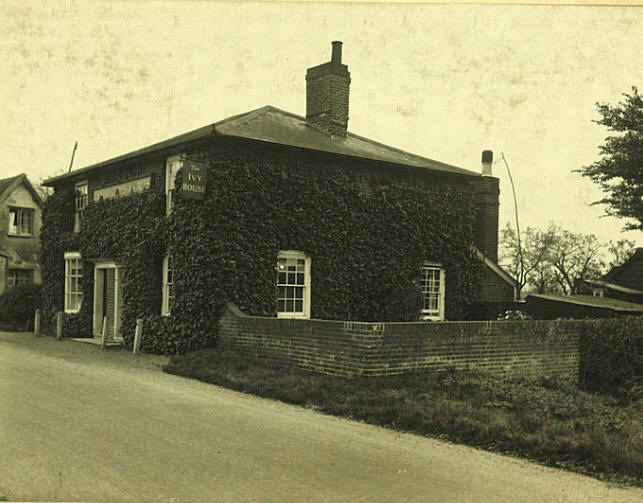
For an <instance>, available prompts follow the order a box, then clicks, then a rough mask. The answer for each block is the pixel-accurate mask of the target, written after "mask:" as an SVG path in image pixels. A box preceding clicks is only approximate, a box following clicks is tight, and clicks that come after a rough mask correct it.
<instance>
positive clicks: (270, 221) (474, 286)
mask: <svg viewBox="0 0 643 503" xmlns="http://www.w3.org/2000/svg"><path fill="white" fill-rule="evenodd" d="M184 152H185V153H186V154H187V155H189V156H191V157H194V158H200V159H202V160H205V161H207V163H208V165H209V170H208V180H207V191H206V198H205V200H203V201H198V200H191V199H183V198H181V196H180V194H179V195H177V196H175V207H174V211H173V213H172V215H171V217H170V218H166V217H165V214H164V208H165V207H164V204H165V197H164V194H163V186H164V182H163V180H158V179H155V180H153V181H154V183H153V184H152V188H151V190H150V191H147V192H144V193H141V194H134V195H130V196H127V197H123V198H120V199H116V200H108V201H104V202H99V203H90V205H89V206H88V208H87V210H86V217H85V220H84V223H83V230H82V232H80V233H79V234H77V235H75V234H73V233H72V232H71V227H72V223H73V210H74V208H73V193H72V188H71V184H70V186H69V187H67V188H65V187H64V186H61V187H56V192H55V194H54V196H53V197H52V198H51V199H50V200H49V201H48V203H47V206H46V208H45V211H44V222H43V234H42V241H43V316H44V317H45V318H46V319H49V320H53V316H54V315H55V312H56V311H57V310H61V309H62V305H63V283H64V261H63V253H64V252H65V251H71V250H77V251H80V252H81V253H82V256H83V259H84V272H83V291H84V295H85V297H84V301H83V305H82V308H81V311H80V313H79V314H78V315H71V316H66V324H65V328H66V331H67V332H68V334H69V335H72V333H73V335H79V334H80V332H83V334H84V335H89V334H91V314H92V302H91V299H92V294H93V285H92V282H93V266H92V264H91V262H88V261H87V259H88V258H99V257H100V258H109V259H113V260H116V261H118V262H120V263H122V264H123V265H124V266H125V267H126V270H125V274H124V279H123V284H122V288H123V304H124V320H123V326H122V327H123V335H124V338H125V341H126V342H127V343H129V342H131V338H132V335H133V332H134V323H135V320H136V318H137V317H142V318H143V319H144V334H145V335H144V338H143V350H145V351H150V352H160V353H174V352H184V351H187V350H192V349H196V348H198V347H201V346H204V345H208V344H212V343H214V342H215V340H216V333H217V320H218V317H219V316H220V313H221V312H222V309H223V305H224V303H225V302H228V301H230V302H233V303H235V304H236V305H238V306H239V307H240V308H241V309H242V310H243V311H244V312H246V313H247V314H249V315H258V316H275V296H276V287H275V279H276V278H275V275H276V272H275V266H276V258H277V253H278V251H279V250H300V251H303V252H305V253H306V254H307V255H308V256H310V257H311V278H312V281H311V299H312V302H311V316H312V317H313V318H323V319H340V320H361V321H365V320H366V321H408V320H415V319H417V317H418V313H419V310H420V305H421V296H420V293H419V285H418V281H419V272H420V265H421V264H422V262H424V261H434V262H440V263H442V264H443V266H444V268H445V269H446V285H447V286H446V317H447V318H448V319H462V318H464V316H465V314H466V310H467V307H468V306H469V305H470V304H471V303H472V302H473V301H475V300H476V298H477V295H478V291H479V277H480V271H481V265H480V262H479V261H478V260H477V258H476V257H475V256H474V254H473V253H472V252H471V250H470V245H471V244H472V243H473V223H474V211H475V207H474V204H475V198H474V196H473V191H472V187H470V185H469V182H468V181H467V179H466V178H465V177H455V176H447V175H442V176H440V175H435V174H432V173H427V174H424V173H419V174H418V170H413V169H410V168H409V169H406V168H399V167H396V168H392V167H390V166H385V165H382V164H379V163H374V162H368V161H363V160H358V159H355V160H348V159H346V158H342V157H340V156H334V155H329V154H323V153H314V152H310V151H304V150H297V149H293V148H286V147H281V146H276V145H270V144H259V143H257V142H249V141H241V140H238V141H237V140H230V139H217V140H211V141H210V143H208V144H203V143H202V144H197V145H194V144H193V145H192V146H190V147H189V148H186V149H185V150H184ZM172 153H175V152H172ZM167 155H170V153H168V154H167ZM104 169H105V168H104ZM89 180H90V190H91V183H92V182H91V178H90V179H89ZM180 183H181V174H180V173H179V176H178V177H177V186H180ZM365 188H366V190H365ZM166 250H171V253H172V257H173V264H174V295H175V297H174V303H173V306H172V314H171V316H169V317H161V316H160V305H161V263H162V257H163V254H164V252H165V251H166ZM67 329H68V330H67Z"/></svg>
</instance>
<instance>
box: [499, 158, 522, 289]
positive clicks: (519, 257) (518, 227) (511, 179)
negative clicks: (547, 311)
mask: <svg viewBox="0 0 643 503" xmlns="http://www.w3.org/2000/svg"><path fill="white" fill-rule="evenodd" d="M500 155H501V156H502V160H503V162H504V163H505V167H506V168H507V174H508V175H509V181H510V182H511V191H512V192H513V196H514V213H515V215H516V235H517V237H518V262H519V264H520V275H521V279H522V275H523V273H524V271H525V261H524V258H523V256H522V245H521V243H520V224H519V223H518V201H517V200H516V187H515V186H514V180H513V178H512V177H511V171H510V170H509V164H507V159H506V158H505V153H504V152H500ZM519 300H520V299H519Z"/></svg>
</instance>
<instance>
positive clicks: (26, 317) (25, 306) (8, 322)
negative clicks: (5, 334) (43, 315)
mask: <svg viewBox="0 0 643 503" xmlns="http://www.w3.org/2000/svg"><path fill="white" fill-rule="evenodd" d="M39 307H40V285H35V284H28V285H18V286H14V287H13V288H9V289H7V290H5V291H4V292H3V293H2V295H0V326H1V327H2V328H5V329H18V328H20V329H24V328H26V327H27V325H30V326H33V318H34V312H35V310H36V309H37V308H39Z"/></svg>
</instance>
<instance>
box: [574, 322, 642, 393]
mask: <svg viewBox="0 0 643 503" xmlns="http://www.w3.org/2000/svg"><path fill="white" fill-rule="evenodd" d="M580 382H581V386H582V387H583V388H585V389H586V390H588V391H598V392H601V393H608V394H612V395H615V396H617V397H628V396H631V395H632V394H640V395H641V397H643V318H641V317H628V318H604V319H600V320H591V321H585V322H584V324H583V332H582V338H581V366H580Z"/></svg>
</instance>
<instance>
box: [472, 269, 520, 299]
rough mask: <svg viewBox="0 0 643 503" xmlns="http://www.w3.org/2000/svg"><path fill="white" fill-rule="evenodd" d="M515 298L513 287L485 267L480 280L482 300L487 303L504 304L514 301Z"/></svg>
mask: <svg viewBox="0 0 643 503" xmlns="http://www.w3.org/2000/svg"><path fill="white" fill-rule="evenodd" d="M513 298H514V289H513V286H512V285H510V284H509V283H507V282H506V281H504V280H503V279H502V278H501V277H500V276H498V275H497V274H496V273H495V272H493V271H492V270H491V269H489V268H488V267H486V266H485V267H484V268H483V272H482V278H480V299H482V300H484V301H487V302H502V301H512V300H513Z"/></svg>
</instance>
